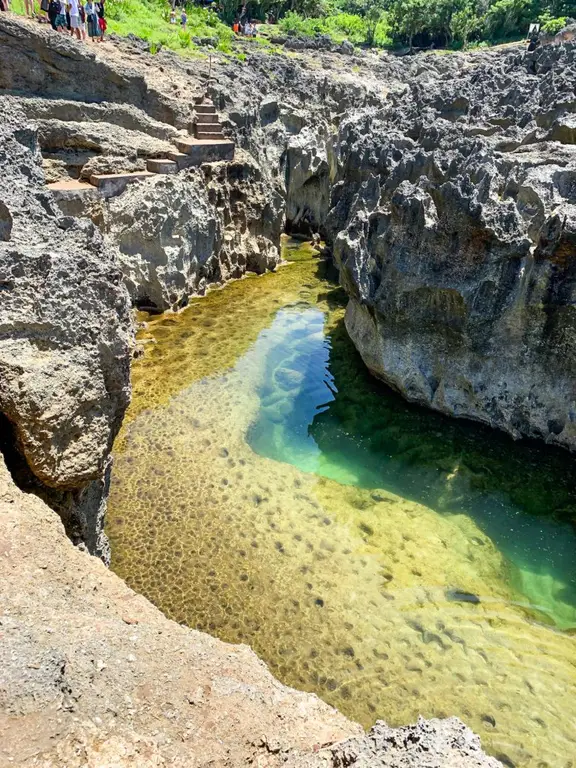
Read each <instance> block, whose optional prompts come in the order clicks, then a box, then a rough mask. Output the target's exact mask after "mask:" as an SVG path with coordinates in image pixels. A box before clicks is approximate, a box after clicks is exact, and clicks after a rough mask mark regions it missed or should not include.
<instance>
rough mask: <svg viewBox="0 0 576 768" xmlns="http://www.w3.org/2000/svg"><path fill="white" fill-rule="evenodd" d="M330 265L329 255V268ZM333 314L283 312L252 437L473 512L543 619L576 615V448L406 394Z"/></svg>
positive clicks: (367, 482) (303, 461)
mask: <svg viewBox="0 0 576 768" xmlns="http://www.w3.org/2000/svg"><path fill="white" fill-rule="evenodd" d="M330 269H331V267H330V265H329V264H320V265H319V270H320V271H321V274H322V277H323V278H324V279H326V277H327V276H328V273H329V271H330ZM330 276H331V275H330ZM323 298H324V300H325V301H326V302H327V303H328V306H329V307H330V309H331V310H336V309H339V308H341V307H342V305H343V303H344V302H345V301H346V297H345V295H344V293H343V291H342V289H340V288H334V290H332V291H329V292H328V293H327V294H326V295H325V296H324V297H323ZM291 314H292V315H294V314H298V315H299V320H298V322H292V321H291V318H290V315H291ZM303 315H304V316H305V323H304V325H305V329H303V325H302V316H303ZM325 320H326V316H325V315H324V313H322V312H321V311H319V310H317V309H314V308H310V307H308V308H303V307H294V308H293V309H284V310H282V311H281V312H280V313H279V314H278V315H277V317H276V320H275V324H276V325H278V326H280V325H283V326H284V331H283V333H281V334H280V336H281V339H282V340H281V341H280V342H279V343H278V344H277V345H276V347H275V349H274V350H273V352H272V353H271V354H270V355H269V359H268V360H267V363H266V372H265V376H264V381H263V383H262V384H261V387H260V391H259V395H260V398H261V409H260V412H259V415H258V417H257V419H256V421H255V422H254V423H253V425H252V427H251V429H250V432H249V434H248V441H249V443H250V444H251V446H252V448H253V449H254V450H255V451H256V452H258V453H260V454H261V455H265V456H267V457H268V458H272V459H275V460H278V461H284V462H288V463H291V464H293V465H295V466H298V467H299V468H300V469H303V470H304V471H307V472H312V473H314V474H317V475H321V476H326V477H329V478H331V479H333V480H336V481H337V482H339V483H341V484H343V485H356V486H359V487H362V488H368V489H378V488H381V489H386V490H388V491H392V492H394V493H396V494H398V495H400V496H402V497H404V498H407V499H410V500H412V501H416V502H419V503H422V504H425V505H426V506H428V507H430V508H432V509H434V510H435V511H436V512H438V513H439V514H442V515H450V514H465V515H467V516H469V517H470V518H472V519H473V520H474V521H475V522H476V523H477V524H478V525H479V526H480V528H481V529H482V530H484V532H485V533H486V534H487V535H488V536H490V538H491V539H492V540H493V541H494V543H495V544H496V545H497V546H498V547H499V549H500V550H501V551H502V553H503V554H504V555H505V556H506V557H507V558H508V559H509V560H510V561H511V562H512V563H513V564H514V566H516V567H515V568H513V574H514V577H513V578H514V581H515V583H514V584H513V586H514V587H515V588H516V590H517V591H518V592H519V593H520V600H521V601H523V602H525V603H526V605H527V606H530V608H531V609H535V610H537V611H538V615H539V618H540V619H541V620H543V621H546V622H553V623H555V624H556V625H557V626H558V627H559V628H562V629H571V628H573V627H575V626H576V532H575V529H574V527H573V523H574V522H576V475H575V473H574V471H573V457H571V456H570V455H569V454H568V453H566V452H565V451H562V450H560V449H554V448H551V447H548V446H543V445H542V444H539V443H537V442H534V441H528V440H526V441H520V442H514V441H513V440H511V439H510V438H508V437H507V436H506V435H504V434H501V433H499V432H496V431H494V430H491V429H489V428H488V427H484V426H482V425H479V424H474V423H471V422H466V421H463V420H455V419H450V418H448V417H445V416H442V415H441V414H437V413H434V412H432V411H429V410H427V409H424V408H421V407H419V406H414V405H411V404H409V403H407V402H406V401H405V400H404V399H403V398H402V397H401V396H399V395H398V394H396V393H395V392H393V391H392V390H390V389H389V388H388V387H386V386H385V385H383V384H382V383H381V382H378V381H377V380H376V379H374V378H373V377H372V376H371V375H370V374H369V373H368V372H367V370H366V368H365V366H364V364H363V362H362V360H361V358H360V356H359V354H358V353H357V351H356V349H355V348H354V346H353V344H352V342H351V341H350V339H349V337H348V335H347V333H346V330H345V327H344V322H343V320H342V319H341V320H339V321H338V322H337V323H336V324H332V327H331V330H330V331H329V332H328V333H327V334H326V333H325V332H324V324H325Z"/></svg>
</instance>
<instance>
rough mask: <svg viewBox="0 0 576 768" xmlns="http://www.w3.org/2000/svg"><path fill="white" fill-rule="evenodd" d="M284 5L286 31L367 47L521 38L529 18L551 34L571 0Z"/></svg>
mask: <svg viewBox="0 0 576 768" xmlns="http://www.w3.org/2000/svg"><path fill="white" fill-rule="evenodd" d="M290 8H291V10H290V11H288V12H287V13H286V14H285V15H284V16H283V17H282V18H281V21H280V26H281V27H282V28H283V29H284V31H285V32H287V33H290V34H298V35H303V36H314V35H317V34H328V35H330V36H331V37H333V38H335V39H342V38H343V37H347V38H348V40H350V42H352V43H355V44H364V45H370V46H385V45H398V46H404V45H407V46H413V45H415V46H421V47H435V48H439V47H453V48H461V47H465V46H467V45H468V44H469V43H470V42H473V43H475V44H481V43H485V44H490V43H498V42H503V41H506V40H513V39H519V38H522V37H524V36H525V35H526V33H527V31H528V27H529V25H530V23H531V22H535V21H539V22H540V23H541V24H542V26H543V29H544V31H545V32H550V33H555V32H557V31H558V30H559V29H561V28H562V27H563V26H564V25H565V23H566V20H567V19H568V18H570V17H576V0H301V1H300V2H296V3H291V4H290Z"/></svg>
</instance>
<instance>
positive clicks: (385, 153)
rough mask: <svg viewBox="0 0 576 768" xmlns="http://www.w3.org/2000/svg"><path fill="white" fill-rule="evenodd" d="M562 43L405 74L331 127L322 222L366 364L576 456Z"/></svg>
mask: <svg viewBox="0 0 576 768" xmlns="http://www.w3.org/2000/svg"><path fill="white" fill-rule="evenodd" d="M575 79H576V44H575V43H573V42H568V43H566V44H561V45H556V46H546V47H543V48H540V49H538V50H537V51H536V52H534V53H532V54H529V55H526V54H525V53H524V52H523V51H522V52H520V51H513V52H506V53H500V54H499V55H496V56H495V57H494V58H493V59H492V60H490V62H487V63H483V62H480V66H477V67H474V68H471V69H470V70H468V71H467V70H461V71H460V72H459V73H457V72H447V73H446V75H445V76H441V77H440V78H438V77H434V78H432V77H430V76H429V75H428V73H427V72H426V71H425V67H424V71H423V72H422V77H419V78H418V79H416V80H414V81H410V82H409V83H408V84H407V86H406V87H405V90H404V91H403V92H402V93H400V94H392V95H391V96H390V99H389V104H388V105H387V106H386V107H385V108H384V109H382V110H372V111H368V110H367V111H366V112H365V113H364V114H363V115H361V116H354V117H352V118H351V119H349V120H347V121H346V122H345V124H343V125H342V127H341V129H340V132H339V135H338V139H337V141H336V142H335V145H334V152H333V157H332V179H333V182H334V190H333V194H332V200H331V205H332V209H331V211H330V214H329V219H328V222H329V223H328V229H329V233H330V237H331V239H332V242H333V246H334V255H335V258H336V260H337V261H338V263H339V265H340V268H341V278H342V283H343V285H344V286H345V288H346V289H347V291H348V293H349V295H350V303H349V306H348V311H347V316H346V326H347V328H348V332H349V334H350V336H351V337H352V339H353V340H354V343H355V344H356V346H357V347H358V349H359V351H360V353H361V354H362V357H363V359H364V361H365V362H366V364H367V366H368V367H369V368H370V370H371V371H372V372H373V373H374V374H375V375H376V376H378V377H379V378H381V379H382V380H384V381H385V382H386V383H388V384H389V385H391V386H392V387H393V388H394V389H397V390H398V391H399V392H401V393H402V394H403V395H404V396H405V397H406V398H407V399H409V400H413V401H415V402H418V403H421V404H423V405H427V406H430V407H432V408H435V409H437V410H440V411H442V412H444V413H447V414H449V415H452V416H458V417H467V418H472V419H476V420H478V421H482V422H485V423H487V424H490V425H491V426H493V427H497V428H499V429H503V430H505V431H507V432H508V433H509V434H511V435H512V436H514V437H520V436H522V435H528V436H531V437H537V438H543V439H544V440H546V441H548V442H551V443H556V444H558V445H562V446H564V447H567V448H571V449H574V448H576V389H575V387H576V384H575V381H576V309H575V307H574V303H575V299H576V259H575V255H576V124H575V122H574V115H573V113H574V110H575V109H576V95H575V93H574V82H575Z"/></svg>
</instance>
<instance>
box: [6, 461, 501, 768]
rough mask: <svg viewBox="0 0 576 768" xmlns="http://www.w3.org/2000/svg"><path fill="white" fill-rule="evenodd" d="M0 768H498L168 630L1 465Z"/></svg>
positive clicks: (453, 726)
mask: <svg viewBox="0 0 576 768" xmlns="http://www.w3.org/2000/svg"><path fill="white" fill-rule="evenodd" d="M0 765H3V766H4V765H11V766H27V767H29V768H61V767H62V766H66V768H80V767H81V766H82V768H84V767H85V766H90V768H110V766H114V768H124V767H126V768H128V766H138V768H149V767H150V768H152V767H153V766H154V767H159V766H168V765H170V766H174V768H179V767H181V768H189V767H190V766H196V768H202V766H222V768H224V766H228V768H231V767H232V766H246V765H257V766H260V767H261V768H276V766H282V765H284V766H286V767H287V768H331V766H334V768H336V767H338V768H341V767H342V766H358V768H360V766H365V767H366V768H368V766H383V767H384V766H386V767H388V766H395V767H396V768H400V766H402V767H404V766H406V768H464V767H466V768H496V767H497V766H498V765H499V763H498V762H497V761H496V760H494V759H492V758H488V757H486V756H485V755H483V753H482V752H481V750H480V747H479V743H478V739H477V738H476V737H474V736H473V734H472V733H471V732H470V731H469V730H468V729H467V728H466V727H465V726H464V725H463V724H462V723H461V722H460V721H459V720H456V719H454V718H452V719H449V720H444V721H440V720H432V721H429V722H426V721H420V722H419V723H418V725H416V726H413V727H410V728H403V729H398V730H394V729H390V728H388V727H387V726H385V725H384V724H383V723H379V724H377V725H376V727H375V728H374V730H373V731H372V732H371V733H370V735H369V736H367V737H365V736H363V735H362V729H361V727H360V726H359V725H357V724H355V723H352V722H350V721H349V720H346V718H345V717H344V716H343V715H340V714H339V713H338V712H336V710H334V709H332V708H331V707H329V706H328V705H327V704H324V703H323V702H321V701H320V700H319V699H318V698H317V697H316V696H314V695H312V694H307V693H299V692H297V691H294V690H292V689H290V688H287V687H286V686H284V685H282V684H281V683H279V682H278V681H277V680H275V679H274V678H273V677H272V675H271V674H270V673H269V672H268V670H267V669H266V667H265V665H264V664H263V663H262V662H261V661H259V659H258V658H257V657H256V655H255V654H254V653H253V652H252V651H251V650H250V649H249V648H248V647H247V646H245V645H240V646H232V645H228V644H226V643H222V642H220V641H219V640H216V639H214V638H212V637H210V636H208V635H205V634H203V633H201V632H196V631H194V630H191V629H187V628H186V627H184V626H180V625H178V624H176V623H174V622H172V621H169V620H168V619H167V618H166V617H165V616H163V615H162V614H161V613H160V611H158V610H157V609H156V608H154V607H153V606H152V605H151V604H150V603H149V602H148V601H147V600H146V599H145V598H143V597H142V596H139V595H137V594H135V593H134V592H132V590H131V589H129V588H128V587H127V586H126V585H125V584H124V583H123V582H122V581H121V579H119V578H118V577H117V576H116V575H115V574H113V573H112V572H111V571H109V570H107V569H106V568H105V567H104V565H103V563H102V562H101V561H100V560H98V559H97V558H94V557H90V556H89V555H88V554H86V553H84V552H81V551H80V550H78V549H77V548H74V547H73V546H72V545H71V543H70V541H69V540H68V539H67V538H66V536H65V533H64V529H63V527H62V524H61V522H60V520H59V518H58V517H57V516H56V515H55V514H54V513H53V512H52V511H51V510H50V509H49V508H48V507H47V506H46V505H45V504H44V503H43V502H42V501H41V500H40V499H38V498H37V497H36V496H34V495H32V494H25V493H23V492H22V491H20V490H19V489H18V488H16V486H15V485H14V483H13V482H12V480H11V478H10V476H9V474H8V472H7V470H6V468H5V466H4V463H3V462H2V459H1V457H0Z"/></svg>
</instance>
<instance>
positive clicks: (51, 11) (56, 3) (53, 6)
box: [48, 0, 60, 30]
mask: <svg viewBox="0 0 576 768" xmlns="http://www.w3.org/2000/svg"><path fill="white" fill-rule="evenodd" d="M59 12H60V0H50V2H49V3H48V21H49V22H50V24H51V25H52V29H54V30H56V17H57V16H58V13H59Z"/></svg>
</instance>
